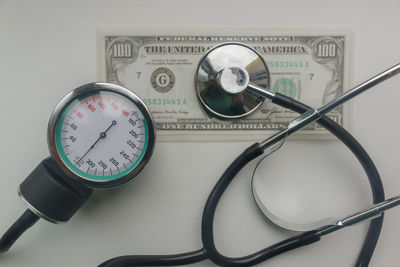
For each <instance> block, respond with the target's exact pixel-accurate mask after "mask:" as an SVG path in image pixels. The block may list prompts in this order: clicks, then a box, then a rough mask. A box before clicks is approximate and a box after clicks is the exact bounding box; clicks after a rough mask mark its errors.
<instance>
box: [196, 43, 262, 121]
mask: <svg viewBox="0 0 400 267" xmlns="http://www.w3.org/2000/svg"><path fill="white" fill-rule="evenodd" d="M269 83H270V75H269V71H268V68H267V66H266V65H265V62H264V60H263V59H262V58H261V56H260V55H259V54H258V53H257V52H256V51H255V50H253V49H252V48H250V47H248V46H245V45H243V44H239V43H224V44H221V45H218V46H216V47H214V48H212V49H210V50H209V51H208V52H207V53H206V54H205V55H204V57H203V58H202V59H201V60H200V63H199V65H198V67H197V71H196V74H195V86H196V91H197V95H198V97H199V99H200V102H201V104H202V105H203V106H204V107H205V109H206V111H207V112H210V113H211V114H212V115H213V116H217V117H219V118H222V119H235V118H241V117H243V116H246V115H249V114H250V113H251V112H253V111H254V110H255V109H257V108H258V107H259V106H260V105H261V104H262V103H263V101H264V98H263V97H260V96H258V95H256V94H254V93H252V92H249V91H246V88H247V87H248V86H249V84H254V85H257V86H258V87H261V88H264V89H268V88H269Z"/></svg>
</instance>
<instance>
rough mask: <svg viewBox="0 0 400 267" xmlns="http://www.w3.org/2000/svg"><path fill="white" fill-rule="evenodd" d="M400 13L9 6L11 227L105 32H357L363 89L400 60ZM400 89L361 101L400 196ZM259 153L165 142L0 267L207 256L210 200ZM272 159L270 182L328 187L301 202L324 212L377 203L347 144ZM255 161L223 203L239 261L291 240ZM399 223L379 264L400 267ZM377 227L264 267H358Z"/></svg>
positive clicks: (4, 4)
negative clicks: (269, 202)
mask: <svg viewBox="0 0 400 267" xmlns="http://www.w3.org/2000/svg"><path fill="white" fill-rule="evenodd" d="M399 13H400V2H399V1H396V0H393V1H368V2H367V1H361V0H360V1H348V0H343V1H342V0H340V1H339V0H337V1H330V2H328V1H317V0H316V1H310V0H303V1H283V0H275V1H227V0H224V1H209V0H203V1H187V0H186V1H184V0H181V1H161V0H159V1H11V0H10V1H4V0H2V1H0V84H1V85H0V90H1V91H0V92H1V94H0V96H1V98H0V100H1V101H0V123H1V127H0V129H1V131H0V147H1V149H0V173H1V177H0V212H1V217H0V218H1V219H0V232H4V231H5V230H6V229H7V228H8V226H9V225H10V224H11V223H12V222H13V221H14V220H15V219H16V218H17V217H18V216H19V215H20V214H21V213H22V212H23V211H24V210H25V206H24V205H23V204H22V203H21V201H20V200H19V198H18V196H17V194H16V188H17V186H18V185H19V184H20V183H21V182H22V180H23V179H24V178H25V177H26V176H27V175H28V174H29V173H30V172H31V171H32V170H33V168H35V166H36V165H37V164H38V163H39V162H40V161H41V160H42V159H43V158H45V157H47V156H48V150H47V144H46V127H47V120H48V117H49V115H50V113H51V111H52V109H53V107H54V105H55V104H56V103H57V102H58V101H59V100H60V99H61V98H62V97H63V96H64V95H65V94H66V93H67V92H69V91H70V90H71V89H73V88H75V87H77V86H79V85H81V84H85V83H88V82H92V81H96V80H97V71H96V69H97V68H96V66H97V62H96V60H97V53H96V30H97V29H98V27H99V26H101V25H103V26H104V25H105V26H116V25H117V26H118V25H124V26H129V27H132V28H133V29H134V28H135V27H140V28H146V27H149V28H152V29H157V28H160V27H162V28H170V29H174V28H176V27H185V28H186V29H191V28H194V27H201V28H205V29H207V28H209V29H213V28H215V27H219V28H221V27H222V28H223V27H230V28H232V27H233V28H240V27H242V28H255V27H257V28H265V29H269V28H270V29H276V28H282V29H288V30H292V29H293V28H300V29H314V28H318V29H333V30H335V29H345V30H350V31H351V32H352V33H353V34H352V37H353V44H352V50H351V64H350V68H349V70H350V71H349V72H348V73H347V74H349V75H350V76H349V79H350V84H351V85H356V84H357V83H359V82H361V81H363V80H365V79H367V78H369V77H371V76H372V75H374V74H377V73H378V72H380V71H382V70H384V69H386V68H387V67H390V66H392V65H394V64H396V63H398V62H400V53H399V48H400V37H399V36H400V34H399V28H400V15H399ZM399 84H400V76H398V77H395V78H392V79H391V80H389V81H386V82H385V83H383V84H381V85H379V86H378V87H377V88H374V89H372V90H371V91H369V92H367V93H365V94H363V95H362V96H360V97H358V98H357V99H355V100H353V101H351V103H352V108H353V113H352V120H353V124H352V127H351V128H350V129H349V130H350V131H351V132H352V133H353V134H354V136H355V137H356V138H358V140H359V141H360V142H361V143H362V144H363V145H364V147H365V148H366V150H367V151H368V152H369V153H370V155H371V157H372V158H373V160H374V161H375V163H376V165H377V167H378V169H379V170H380V173H381V175H382V180H383V183H384V186H385V191H386V196H387V197H389V196H394V195H396V194H399V193H400V178H399V173H400V164H399V156H398V151H399V149H400V142H399V138H398V137H399V134H398V132H399V130H400V126H399V125H400V124H399V121H400V112H399V109H398V108H399V107H398V101H399V99H400V90H399ZM248 145H249V142H220V143H213V142H209V143H188V142H182V143H179V142H178V143H157V145H156V149H155V152H154V155H153V157H152V159H151V161H150V163H149V165H148V166H147V167H146V169H145V171H144V172H143V173H142V174H141V175H140V176H139V177H137V178H136V179H135V181H134V182H132V183H130V184H129V185H127V186H125V187H123V188H120V189H115V190H111V191H101V192H95V193H94V195H93V196H92V198H91V199H90V200H89V201H88V202H87V203H86V204H85V206H84V207H83V208H82V209H81V210H80V211H79V212H78V213H77V214H76V215H75V216H74V217H73V218H72V219H71V221H70V222H68V223H67V224H63V225H53V224H51V223H48V222H46V221H43V220H41V221H40V222H39V223H37V225H35V226H34V227H33V228H32V229H30V230H29V231H28V232H27V233H26V234H25V235H23V237H22V238H21V239H20V240H18V241H17V243H16V244H15V246H14V247H13V248H12V249H11V250H10V251H9V252H8V253H7V254H4V255H1V256H0V266H8V267H16V266H18V267H21V266H31V267H35V266H37V267H39V266H40V267H43V266H59V267H63V266H65V267H71V266H76V267H78V266H84V267H86V266H95V265H96V264H99V263H101V262H103V261H104V260H106V259H108V258H110V257H114V256H119V255H124V254H169V253H179V252H186V251H191V250H195V249H199V248H201V247H202V244H201V236H200V219H201V215H202V209H203V206H204V203H205V201H206V198H207V196H208V193H209V192H210V190H211V188H212V187H213V185H214V184H215V182H216V180H217V179H218V177H219V176H220V174H221V173H222V172H223V170H224V169H225V167H226V166H228V164H229V163H230V162H231V161H232V160H233V159H234V158H235V156H236V155H237V154H238V153H240V152H241V151H242V150H243V149H244V148H245V147H247V146H248ZM303 155H307V157H306V156H303ZM307 160H309V163H306V161H307ZM268 164H270V165H271V168H270V169H271V171H270V173H268V175H279V176H281V177H293V180H294V185H295V183H296V182H297V183H300V182H301V181H302V180H301V179H304V178H305V177H306V178H307V179H308V180H311V181H310V183H312V180H313V179H314V180H315V181H316V182H317V181H321V179H323V181H325V182H326V183H325V184H323V186H325V190H326V196H324V194H322V199H321V194H318V192H317V191H318V190H320V189H321V188H320V187H318V185H321V183H320V182H319V183H317V184H318V185H317V186H315V187H314V186H312V187H309V189H308V190H306V191H303V192H299V195H298V196H293V197H294V198H296V197H303V198H305V199H307V198H308V201H309V200H310V199H312V198H314V199H315V200H314V201H312V203H313V207H312V208H313V209H315V210H316V212H318V210H327V209H328V210H331V211H332V213H333V214H332V215H340V214H342V215H345V214H346V213H349V212H350V213H351V211H355V210H357V209H361V208H363V207H367V206H368V205H369V204H370V203H371V196H370V191H369V187H368V182H367V180H366V177H365V175H364V174H363V171H362V169H361V167H360V165H359V164H358V163H357V161H356V160H355V159H354V157H353V156H352V155H351V154H350V153H349V152H348V151H347V150H346V149H344V148H343V145H342V144H340V143H339V142H337V141H318V142H312V141H293V140H289V141H287V143H286V144H285V146H284V148H283V149H282V150H281V151H279V152H278V153H277V154H275V155H273V156H272V157H271V159H270V163H268ZM207 165H209V166H207ZM254 166H255V162H252V163H251V164H250V165H249V166H247V167H246V168H245V169H243V170H242V171H241V172H240V173H239V176H238V177H237V179H235V180H234V181H233V183H232V185H231V186H230V187H229V189H228V190H227V192H226V194H225V195H224V196H223V198H222V200H221V202H220V204H219V206H218V208H217V212H216V217H215V232H216V237H215V239H216V244H217V247H218V248H219V250H220V251H221V252H223V253H225V254H226V255H229V256H235V255H236V256H240V255H245V254H249V253H252V252H253V251H256V250H259V249H261V248H264V247H266V246H268V245H270V244H273V243H274V242H277V241H279V240H282V239H283V238H285V237H287V236H289V235H290V233H287V232H284V231H281V230H278V229H277V228H276V227H273V226H271V225H270V224H269V223H268V222H267V221H266V220H265V219H264V218H263V217H262V216H261V214H260V213H259V212H258V211H257V208H256V206H255V204H254V201H253V199H252V196H251V191H250V186H249V185H250V179H251V173H252V170H253V168H254ZM315 189H317V190H315ZM299 201H300V200H299ZM299 216H300V215H299ZM399 220H400V208H396V209H393V210H391V211H389V212H387V213H386V217H385V222H384V226H383V229H382V233H381V237H380V240H379V242H378V245H377V248H376V251H375V254H374V256H373V258H372V261H371V264H370V266H399V264H400V253H399V252H398V244H399V239H400V231H399V230H398V229H399V228H398V225H399ZM366 229H367V224H366V223H363V224H359V225H356V226H354V227H351V228H348V229H346V230H343V231H340V232H337V233H335V234H333V235H330V236H327V237H325V238H324V239H323V240H322V241H320V242H318V243H316V244H313V245H310V246H308V247H303V248H300V249H297V250H294V251H291V252H289V253H285V254H283V255H280V256H278V257H275V258H273V259H271V260H269V261H267V262H264V263H262V264H260V265H261V266H352V265H354V263H355V260H356V257H357V254H358V251H359V249H360V247H361V243H362V240H363V238H364V236H365V234H366ZM212 265H213V264H212V263H211V262H210V261H203V262H200V263H198V264H196V266H212Z"/></svg>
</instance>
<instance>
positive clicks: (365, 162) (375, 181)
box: [202, 93, 385, 267]
mask: <svg viewBox="0 0 400 267" xmlns="http://www.w3.org/2000/svg"><path fill="white" fill-rule="evenodd" d="M273 103H276V104H278V105H279V106H282V107H286V108H288V109H290V110H293V111H295V112H298V113H304V112H306V111H307V110H309V109H310V107H309V106H307V105H305V104H303V103H300V102H298V101H296V100H294V99H291V98H289V97H286V96H284V95H282V94H279V93H277V94H276V96H275V98H274V100H273ZM317 122H318V123H319V124H321V125H322V126H324V127H325V128H326V129H327V130H329V131H330V132H331V133H332V134H334V135H335V136H336V137H337V138H338V139H339V140H341V141H342V142H343V143H344V144H345V145H346V146H347V147H348V148H349V149H350V151H351V152H353V154H354V155H355V156H356V157H357V159H358V160H359V161H360V163H361V165H362V167H363V169H364V171H365V173H366V174H367V176H368V179H369V182H370V186H371V190H372V195H373V202H374V203H377V202H380V201H383V200H384V198H385V195H384V190H383V185H382V181H381V179H380V176H379V173H378V170H377V169H376V167H375V165H374V163H373V161H372V160H371V158H370V157H369V155H368V154H367V152H366V151H365V150H364V149H363V147H362V146H361V145H360V143H358V141H357V140H356V139H355V138H354V137H353V136H352V135H351V134H350V133H349V132H347V131H346V130H345V129H344V128H342V127H341V126H340V125H338V124H337V123H335V122H334V121H333V120H331V119H329V118H328V117H326V116H322V117H321V118H320V119H319V120H318V121H317ZM239 158H240V157H239ZM239 158H238V159H239ZM235 162H236V160H235V161H234V162H233V163H232V164H231V166H230V167H229V168H228V169H227V170H226V171H225V173H224V174H223V175H222V177H221V178H220V180H219V181H218V183H217V184H216V185H215V186H214V188H213V190H212V191H211V194H210V195H209V197H208V199H207V203H206V206H205V208H204V213H203V218H202V241H203V245H204V249H205V250H206V251H207V253H208V254H209V255H210V259H211V260H212V261H213V262H214V263H216V264H218V265H223V266H250V265H254V264H257V263H260V262H261V261H264V260H266V259H268V258H271V257H273V256H275V255H277V254H274V253H273V251H268V248H267V249H265V250H261V251H259V252H257V253H254V254H251V255H248V256H243V257H238V258H232V257H226V256H224V255H222V254H220V253H219V252H218V251H217V249H216V247H215V244H214V233H213V221H214V214H215V210H216V207H217V204H218V202H219V200H220V198H221V196H222V194H223V193H224V192H225V190H226V188H227V187H228V185H229V183H230V182H231V181H232V180H233V178H234V176H235V175H236V174H237V172H238V171H239V170H240V169H241V168H242V167H243V166H244V165H245V164H246V163H247V162H248V161H247V162H245V161H237V162H236V165H234V164H235ZM239 164H241V166H240V165H239ZM382 223H383V215H382V216H380V217H379V218H376V219H374V220H372V221H371V223H370V226H369V229H368V233H367V236H366V238H365V241H364V244H363V246H362V249H361V251H360V254H359V256H358V259H357V262H356V265H355V266H357V267H365V266H368V264H369V262H370V260H371V257H372V254H373V252H374V249H375V246H376V243H377V242H378V238H379V234H380V231H381V228H382ZM273 246H274V245H272V246H271V247H273Z"/></svg>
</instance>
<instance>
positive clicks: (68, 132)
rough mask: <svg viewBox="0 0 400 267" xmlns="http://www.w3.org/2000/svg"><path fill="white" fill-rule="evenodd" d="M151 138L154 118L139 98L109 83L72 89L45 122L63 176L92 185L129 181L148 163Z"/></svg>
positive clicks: (54, 157) (51, 150)
mask: <svg viewBox="0 0 400 267" xmlns="http://www.w3.org/2000/svg"><path fill="white" fill-rule="evenodd" d="M154 142H155V131H154V125H153V120H152V118H151V115H150V112H149V110H148V109H147V107H146V106H145V104H144V103H143V101H142V100H141V99H140V98H138V97H137V96H136V95H135V94H134V93H132V92H131V91H129V90H128V89H125V88H123V87H121V86H117V85H113V84H107V83H92V84H88V85H84V86H81V87H79V88H77V89H75V90H73V91H72V92H71V93H69V94H68V95H67V96H66V97H64V99H62V100H61V101H60V103H59V104H58V105H57V106H56V108H55V110H54V112H53V114H52V115H51V117H50V121H49V127H48V145H49V150H50V153H51V155H52V157H53V159H54V160H55V161H56V163H57V165H58V166H59V167H60V168H61V169H62V170H63V171H64V172H65V173H66V174H67V175H68V176H70V177H71V178H73V179H75V180H77V181H79V182H81V183H83V184H85V185H87V186H89V187H92V188H107V187H113V186H117V185H120V184H123V183H125V182H127V181H129V180H131V179H132V178H133V177H135V176H136V175H137V174H138V173H139V172H140V171H141V170H142V169H143V167H144V166H145V165H146V163H147V162H148V160H149V158H150V156H151V154H152V151H153V147H154Z"/></svg>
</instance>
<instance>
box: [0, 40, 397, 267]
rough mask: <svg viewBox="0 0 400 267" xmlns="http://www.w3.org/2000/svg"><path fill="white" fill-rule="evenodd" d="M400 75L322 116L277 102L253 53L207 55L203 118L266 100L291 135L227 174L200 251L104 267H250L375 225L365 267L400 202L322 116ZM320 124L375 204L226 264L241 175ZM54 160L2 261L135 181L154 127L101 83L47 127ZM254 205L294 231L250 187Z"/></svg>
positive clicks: (4, 243) (32, 192)
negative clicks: (25, 237)
mask: <svg viewBox="0 0 400 267" xmlns="http://www.w3.org/2000/svg"><path fill="white" fill-rule="evenodd" d="M399 72H400V64H398V65H396V66H394V67H392V68H390V69H388V70H386V71H384V72H382V73H381V74H378V75H377V76H375V77H373V78H371V79H369V80H367V81H366V82H364V83H362V84H360V85H358V86H357V87H355V88H354V89H352V90H350V91H348V92H346V93H345V94H343V95H342V96H340V97H338V98H337V99H335V100H333V101H331V102H329V103H327V104H325V105H324V106H322V107H320V108H318V109H315V108H311V107H308V106H307V105H305V104H303V103H300V102H298V101H296V100H294V99H291V98H289V97H287V96H285V95H282V94H279V93H272V92H271V91H269V84H270V74H269V71H268V68H267V66H266V64H265V62H264V60H263V59H262V58H261V56H260V55H258V54H257V52H256V51H254V50H253V49H252V48H250V47H248V46H246V45H244V44H239V43H225V44H221V45H218V46H216V47H214V48H212V49H211V50H209V51H208V52H207V53H206V54H205V55H204V56H203V57H202V59H201V60H200V63H199V66H198V68H197V71H196V74H195V88H196V92H197V95H198V97H199V100H200V103H201V105H202V106H203V107H204V109H205V111H206V112H207V113H208V114H209V115H211V116H214V117H217V118H219V119H236V118H241V117H243V116H247V115H250V114H251V113H252V112H253V111H255V110H256V109H257V108H258V107H260V106H261V105H262V103H263V101H264V99H266V98H267V99H269V100H271V102H272V103H274V104H277V105H279V106H282V107H284V108H287V109H290V110H292V111H295V112H298V113H301V115H300V116H299V117H297V118H296V119H295V120H293V121H292V122H291V123H290V124H289V125H288V127H287V129H285V130H282V131H280V132H278V133H276V134H275V135H273V136H271V137H270V138H268V139H266V140H264V141H262V142H259V143H255V144H253V145H251V146H250V147H249V148H247V149H246V150H245V151H243V152H242V153H241V154H240V155H239V156H238V157H237V158H236V159H235V160H234V161H233V162H232V163H231V164H230V166H229V167H228V168H227V169H226V171H225V172H224V173H223V174H222V176H221V178H220V179H219V180H218V181H217V183H216V185H215V186H214V188H213V189H212V191H211V192H210V194H209V196H208V199H207V202H206V204H205V207H204V211H203V216H202V222H201V237H202V243H203V247H202V248H201V249H198V250H195V251H192V252H187V253H182V254H175V255H129V256H121V257H116V258H113V259H110V260H108V261H106V262H104V263H102V264H101V265H100V266H101V267H111V266H113V267H120V266H165V265H168V266H171V265H185V264H191V263H195V262H199V261H202V260H205V259H209V260H211V261H212V262H214V263H215V264H217V265H222V266H252V265H255V264H257V263H260V262H262V261H265V260H267V259H269V258H271V257H274V256H276V255H279V254H281V253H283V252H286V251H289V250H292V249H295V248H298V247H301V246H305V245H308V244H311V243H314V242H316V241H319V240H320V239H321V237H322V236H324V235H326V234H329V233H332V232H334V231H336V230H339V229H342V228H343V227H346V226H350V225H353V224H354V223H357V222H360V221H364V220H366V219H372V218H374V219H373V220H372V221H371V223H370V227H369V230H368V233H367V235H366V238H365V241H364V244H363V247H362V249H361V252H360V254H359V256H358V259H357V262H356V266H360V267H361V266H362V267H364V266H367V265H368V263H369V261H370V259H371V257H372V254H373V251H374V249H375V246H376V243H377V241H378V238H379V234H380V230H381V227H382V223H383V215H382V213H383V211H385V210H387V209H389V208H392V207H394V206H397V205H399V204H400V196H399V197H394V198H391V199H388V200H385V197H384V191H383V186H382V182H381V179H380V176H379V173H378V171H377V169H376V167H375V165H374V163H373V161H372V160H371V158H370V157H369V156H368V154H367V152H366V151H365V150H364V149H363V147H362V146H361V145H360V144H359V143H358V142H357V140H356V139H355V138H354V137H353V136H351V135H350V134H349V133H348V132H347V131H346V130H345V129H343V128H342V127H341V126H340V125H338V124H336V123H335V122H334V121H332V120H331V119H329V118H328V117H326V116H325V114H327V112H329V111H331V110H332V109H334V108H335V107H337V106H338V105H340V104H342V103H344V102H346V101H347V100H349V99H351V98H353V97H354V96H356V95H358V94H360V93H362V92H364V91H365V90H367V89H369V88H371V87H373V86H374V85H377V84H379V83H380V82H382V81H384V80H386V79H388V78H390V77H392V76H393V75H395V74H397V73H399ZM311 122H317V123H319V124H321V125H322V126H324V127H325V128H326V129H327V130H329V131H330V132H331V133H332V134H334V135H335V136H336V137H337V138H338V139H339V140H340V141H342V142H343V143H344V144H345V145H346V146H347V147H348V148H349V150H350V151H352V152H353V154H354V155H355V157H356V158H357V159H358V160H359V162H360V164H361V165H362V167H363V169H364V171H365V173H366V175H367V177H368V180H369V182H370V186H371V191H372V196H373V202H374V205H373V206H372V207H370V208H367V209H365V210H363V211H360V212H357V213H355V214H353V215H351V216H348V217H346V218H343V219H338V220H336V221H335V222H333V223H331V222H329V223H326V222H324V223H322V224H321V222H319V223H318V224H314V225H313V226H314V228H313V229H312V230H309V231H305V232H304V233H301V234H299V235H295V236H293V237H291V238H289V239H286V240H283V241H281V242H278V243H276V244H273V245H271V246H269V247H267V248H265V249H263V250H260V251H258V252H254V253H252V254H250V255H247V256H241V257H237V258H234V257H227V256H224V255H222V254H221V253H219V252H218V250H217V248H216V246H215V243H214V229H213V221H214V215H215V211H216V207H217V205H218V202H219V200H220V199H221V196H222V195H223V193H224V192H225V190H226V189H227V187H228V186H229V184H230V182H231V181H232V180H233V179H234V178H235V176H236V174H237V173H238V172H239V171H240V170H241V169H242V168H243V167H244V166H245V165H246V164H247V163H249V162H250V161H252V160H253V159H255V158H257V157H259V156H260V155H262V154H264V155H269V154H270V153H272V152H274V151H276V150H277V149H278V148H279V147H281V146H282V144H283V142H284V140H285V139H286V138H287V137H288V136H289V135H291V134H292V133H294V132H296V131H298V130H300V129H301V128H303V127H304V126H306V125H308V124H309V123H311ZM48 133H49V134H48V137H49V139H48V140H49V149H50V153H51V156H52V157H51V158H49V159H46V160H45V161H43V162H42V163H41V164H39V166H38V167H37V168H36V169H35V170H34V171H33V172H32V173H31V174H30V175H29V176H28V178H27V179H26V180H25V181H24V182H23V183H22V184H21V186H20V190H19V192H20V195H21V197H22V199H24V201H25V202H26V204H27V205H28V207H29V210H28V211H27V212H25V214H24V215H22V216H21V218H20V219H18V220H17V222H16V223H15V224H14V225H13V226H11V228H10V229H9V230H8V231H7V232H6V234H5V235H4V236H3V237H2V238H1V239H0V252H1V251H3V252H4V251H6V250H7V249H8V248H9V247H10V246H11V245H12V244H13V242H14V241H15V240H16V239H17V238H18V237H19V236H20V235H21V234H22V233H23V232H24V231H25V230H26V229H27V228H29V227H30V226H32V225H33V224H34V223H35V222H36V221H37V220H38V218H39V217H42V218H45V219H47V220H49V221H52V222H63V221H67V220H68V219H69V218H70V217H71V216H72V215H73V214H74V213H75V212H76V211H77V210H78V209H79V207H80V206H81V205H82V204H83V203H84V202H85V201H86V199H87V198H88V197H89V196H90V193H91V191H92V189H91V188H109V187H114V186H118V185H121V184H123V183H125V182H127V181H129V180H131V179H132V178H133V177H134V176H136V175H137V174H138V173H139V172H140V171H141V170H142V169H143V167H144V165H145V164H146V162H147V161H148V160H149V158H150V156H151V153H152V150H153V146H154V142H155V134H154V126H153V121H152V119H151V116H150V113H149V111H148V109H147V108H146V107H145V105H144V104H143V102H142V101H141V100H140V99H139V98H138V97H137V96H136V95H134V94H133V93H131V92H130V91H128V90H127V89H125V88H122V87H120V86H116V85H110V84H104V83H95V84H89V85H85V86H82V87H80V88H78V89H75V90H74V91H72V92H71V93H70V94H69V95H67V96H66V97H65V98H64V99H63V100H62V101H61V102H60V103H59V104H58V105H57V107H56V109H55V111H54V114H53V115H52V117H51V119H50V123H49V131H48ZM252 189H253V193H254V197H255V200H256V203H257V205H258V206H259V208H260V209H261V211H263V212H264V214H265V215H266V216H267V217H269V218H270V220H271V221H272V222H275V223H277V224H280V226H282V227H288V228H291V226H290V223H287V222H284V221H282V220H279V218H274V216H273V214H272V215H271V212H269V211H268V209H267V208H266V206H265V205H264V204H265V203H263V202H262V199H261V197H260V195H259V194H260V192H259V190H258V189H257V182H256V181H255V179H253V186H252Z"/></svg>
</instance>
